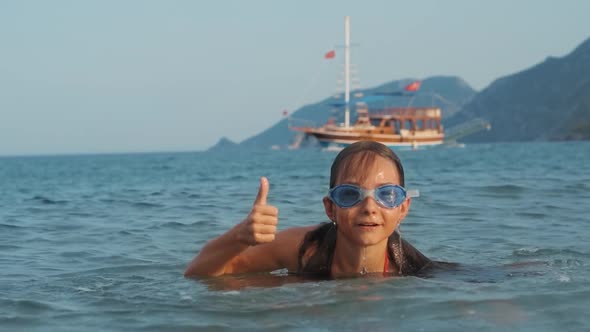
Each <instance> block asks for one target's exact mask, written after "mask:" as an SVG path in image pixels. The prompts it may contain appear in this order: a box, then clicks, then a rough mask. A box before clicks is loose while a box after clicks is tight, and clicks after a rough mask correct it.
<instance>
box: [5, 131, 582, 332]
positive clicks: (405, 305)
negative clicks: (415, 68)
mask: <svg viewBox="0 0 590 332" xmlns="http://www.w3.org/2000/svg"><path fill="white" fill-rule="evenodd" d="M399 155H400V157H401V159H402V161H403V163H404V165H405V169H406V187H408V188H413V189H419V190H420V192H421V196H420V197H419V198H417V199H414V200H413V201H412V206H411V211H410V213H409V215H408V217H407V218H406V220H405V221H404V223H403V225H402V228H401V231H402V236H403V237H404V238H406V239H407V240H408V241H410V242H411V243H412V244H413V245H414V246H415V247H417V248H418V249H419V250H421V251H422V252H423V253H424V254H425V255H427V256H428V257H430V258H431V259H435V260H442V261H450V262H457V263H460V264H461V268H460V269H458V270H451V271H440V272H437V273H434V274H433V275H432V276H429V277H428V278H417V277H403V278H354V279H342V280H325V281H317V280H316V281H307V282H300V281H298V280H294V279H293V278H292V277H289V276H286V275H284V273H274V274H256V275H246V276H229V277H221V278H212V279H202V280H193V279H186V278H184V277H183V271H184V269H185V267H186V265H187V263H188V262H189V261H190V260H191V259H192V258H193V257H194V256H195V254H197V253H198V252H199V250H200V248H201V247H202V246H203V245H204V244H205V242H206V241H208V240H210V239H212V238H214V237H215V236H217V235H219V234H221V233H223V232H224V231H226V230H228V229H229V228H230V227H232V226H233V225H234V224H236V223H237V222H239V221H241V220H242V219H243V218H244V217H245V216H246V215H247V213H248V212H249V210H250V208H251V205H252V202H253V200H254V198H255V196H256V193H257V190H258V183H259V180H258V179H259V177H260V176H263V175H264V176H267V177H268V178H269V180H270V184H271V187H270V193H269V197H268V201H269V203H270V204H273V205H275V206H277V207H278V208H279V210H280V214H279V229H280V230H282V229H286V228H289V227H293V226H304V225H314V224H317V223H320V222H324V221H327V218H326V217H325V215H324V212H323V206H322V203H321V200H322V197H323V196H324V195H325V194H326V192H327V190H328V181H329V169H330V165H331V162H332V160H333V158H334V157H335V153H334V152H323V151H319V150H314V149H305V150H293V151H274V150H268V151H259V152H247V151H244V152H243V153H232V154H219V153H218V154H215V153H206V152H195V153H159V154H121V155H74V156H38V157H3V158H0V330H4V331H16V330H22V331H134V330H135V331H198V330H225V329H228V330H230V329H245V330H281V331H284V330H289V331H330V330H367V331H392V330H395V331H399V330H408V331H456V330H465V331H472V330H475V329H477V330H478V331H498V330H520V331H556V330H559V331H582V330H585V331H588V330H590V318H589V316H588V308H590V268H589V266H590V258H589V256H588V255H589V254H590V244H589V243H588V242H589V239H590V215H589V213H588V212H589V209H590V208H589V207H590V167H589V166H590V142H562V143H511V144H473V145H467V146H465V147H463V148H434V149H425V150H416V151H399Z"/></svg>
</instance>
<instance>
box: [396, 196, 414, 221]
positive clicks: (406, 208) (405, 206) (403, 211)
mask: <svg viewBox="0 0 590 332" xmlns="http://www.w3.org/2000/svg"><path fill="white" fill-rule="evenodd" d="M410 205H412V199H411V198H408V199H406V200H405V201H404V202H403V203H402V204H401V205H400V206H399V208H400V223H401V220H404V218H405V217H406V215H408V212H410Z"/></svg>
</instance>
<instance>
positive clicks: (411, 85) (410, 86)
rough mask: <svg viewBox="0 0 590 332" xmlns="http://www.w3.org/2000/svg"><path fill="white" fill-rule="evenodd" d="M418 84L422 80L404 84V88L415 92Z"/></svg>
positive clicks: (418, 87)
mask: <svg viewBox="0 0 590 332" xmlns="http://www.w3.org/2000/svg"><path fill="white" fill-rule="evenodd" d="M420 84H422V81H414V82H412V83H410V84H408V85H406V87H405V88H404V90H406V91H411V92H416V91H418V89H420Z"/></svg>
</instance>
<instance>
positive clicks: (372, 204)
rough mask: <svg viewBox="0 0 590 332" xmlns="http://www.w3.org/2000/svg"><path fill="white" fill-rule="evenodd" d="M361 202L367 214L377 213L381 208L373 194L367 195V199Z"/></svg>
mask: <svg viewBox="0 0 590 332" xmlns="http://www.w3.org/2000/svg"><path fill="white" fill-rule="evenodd" d="M360 204H361V208H362V209H363V212H364V213H366V214H375V213H377V210H378V209H379V206H378V204H377V201H375V199H374V198H373V197H371V196H369V197H365V199H363V200H362V201H361V203H360Z"/></svg>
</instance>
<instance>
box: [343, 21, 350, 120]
mask: <svg viewBox="0 0 590 332" xmlns="http://www.w3.org/2000/svg"><path fill="white" fill-rule="evenodd" d="M344 82H345V83H344V104H345V111H344V127H345V128H348V127H349V126H350V108H349V105H348V104H349V102H350V16H346V17H345V18H344Z"/></svg>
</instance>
